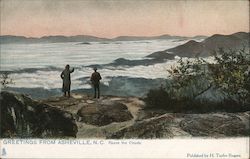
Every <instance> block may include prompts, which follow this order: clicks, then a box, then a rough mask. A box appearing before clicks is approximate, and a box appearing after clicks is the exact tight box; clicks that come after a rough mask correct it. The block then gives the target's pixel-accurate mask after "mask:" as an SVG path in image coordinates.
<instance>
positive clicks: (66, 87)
mask: <svg viewBox="0 0 250 159" xmlns="http://www.w3.org/2000/svg"><path fill="white" fill-rule="evenodd" d="M72 72H74V68H73V69H72V70H70V66H69V65H66V66H65V69H64V70H63V71H62V73H61V78H62V80H63V86H62V91H63V92H64V96H65V97H66V93H68V97H70V85H71V79H70V73H72Z"/></svg>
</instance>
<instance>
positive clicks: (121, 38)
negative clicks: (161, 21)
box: [111, 34, 190, 41]
mask: <svg viewBox="0 0 250 159" xmlns="http://www.w3.org/2000/svg"><path fill="white" fill-rule="evenodd" d="M155 39H190V37H182V36H171V35H168V34H165V35H160V36H118V37H116V38H113V39H111V40H115V41H137V40H155Z"/></svg>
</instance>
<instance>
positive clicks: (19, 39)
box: [0, 34, 206, 44]
mask: <svg viewBox="0 0 250 159" xmlns="http://www.w3.org/2000/svg"><path fill="white" fill-rule="evenodd" d="M204 37H206V36H194V37H193V38H204ZM188 38H192V37H185V36H174V35H168V34H164V35H159V36H118V37H115V38H101V37H96V36H91V35H74V36H64V35H50V36H42V37H40V38H36V37H25V36H15V35H1V36H0V43H1V44H6V43H57V42H100V41H139V40H154V39H159V40H160V39H183V40H185V39H188Z"/></svg>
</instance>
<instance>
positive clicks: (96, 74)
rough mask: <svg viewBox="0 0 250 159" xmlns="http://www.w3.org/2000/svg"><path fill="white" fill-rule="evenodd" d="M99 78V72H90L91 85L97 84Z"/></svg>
mask: <svg viewBox="0 0 250 159" xmlns="http://www.w3.org/2000/svg"><path fill="white" fill-rule="evenodd" d="M101 79H102V77H101V75H100V73H99V72H94V73H92V75H91V82H92V84H93V85H99V83H100V80H101Z"/></svg>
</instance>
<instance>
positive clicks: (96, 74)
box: [91, 67, 102, 98]
mask: <svg viewBox="0 0 250 159" xmlns="http://www.w3.org/2000/svg"><path fill="white" fill-rule="evenodd" d="M94 71H95V72H94V73H92V75H91V82H92V84H93V86H94V91H95V94H94V98H96V97H97V98H100V80H101V79H102V77H101V75H100V73H99V72H97V68H96V67H95V68H94ZM96 94H97V96H96Z"/></svg>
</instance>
